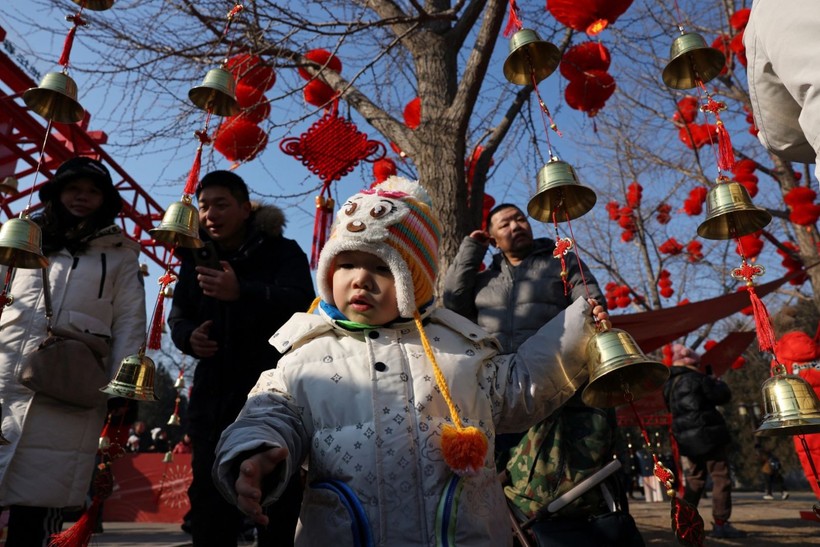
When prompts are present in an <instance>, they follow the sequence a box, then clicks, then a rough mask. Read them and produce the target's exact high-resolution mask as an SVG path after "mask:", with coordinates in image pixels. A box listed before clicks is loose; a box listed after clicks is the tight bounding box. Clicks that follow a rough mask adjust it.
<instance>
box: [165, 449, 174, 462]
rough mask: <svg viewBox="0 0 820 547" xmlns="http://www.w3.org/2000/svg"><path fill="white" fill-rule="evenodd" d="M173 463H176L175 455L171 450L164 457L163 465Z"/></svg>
mask: <svg viewBox="0 0 820 547" xmlns="http://www.w3.org/2000/svg"><path fill="white" fill-rule="evenodd" d="M173 461H174V453H173V452H171V451H170V450H169V451H168V452H166V453H165V455H164V456H163V457H162V463H173Z"/></svg>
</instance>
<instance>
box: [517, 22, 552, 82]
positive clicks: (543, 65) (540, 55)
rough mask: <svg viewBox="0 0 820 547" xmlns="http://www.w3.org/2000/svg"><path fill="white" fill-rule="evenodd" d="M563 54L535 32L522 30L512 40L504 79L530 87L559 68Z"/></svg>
mask: <svg viewBox="0 0 820 547" xmlns="http://www.w3.org/2000/svg"><path fill="white" fill-rule="evenodd" d="M560 62H561V52H560V51H558V48H557V47H556V46H555V45H554V44H551V43H549V42H545V41H544V40H541V38H539V37H538V34H537V33H536V32H535V31H534V30H529V29H521V30H519V31H518V32H516V33H515V34H513V35H512V38H510V54H509V55H508V56H507V60H506V61H504V77H505V78H507V80H509V82H510V83H513V84H518V85H528V84H532V83H533V78H534V79H535V83H538V82H540V81H541V80H543V79H544V78H546V77H547V76H549V75H550V74H552V73H553V72H555V69H556V68H558V64H559V63H560Z"/></svg>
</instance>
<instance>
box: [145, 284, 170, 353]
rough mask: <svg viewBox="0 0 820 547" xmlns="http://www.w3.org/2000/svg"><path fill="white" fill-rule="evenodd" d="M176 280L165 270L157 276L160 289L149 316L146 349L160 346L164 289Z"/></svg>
mask: <svg viewBox="0 0 820 547" xmlns="http://www.w3.org/2000/svg"><path fill="white" fill-rule="evenodd" d="M176 280H177V277H176V276H175V275H174V274H172V273H171V272H170V270H168V271H166V272H165V274H164V275H163V276H162V277H160V278H159V285H160V290H159V293H158V294H157V303H156V305H155V306H154V314H153V315H152V317H151V329H150V330H149V331H148V345H147V347H148V349H160V348H161V347H162V323H163V319H164V313H165V312H164V308H165V289H166V287H168V285H170V284H171V283H173V282H174V281H176Z"/></svg>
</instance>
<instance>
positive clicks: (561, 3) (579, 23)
mask: <svg viewBox="0 0 820 547" xmlns="http://www.w3.org/2000/svg"><path fill="white" fill-rule="evenodd" d="M630 5H632V0H547V10H548V11H549V12H550V13H551V14H552V16H553V17H555V19H556V20H557V21H558V22H559V23H561V24H562V25H564V26H567V27H569V28H571V29H574V30H577V31H579V32H586V33H587V34H589V35H590V36H595V35H596V34H598V33H599V32H601V31H602V30H604V29H605V28H606V27H607V26H609V25H611V24H612V23H614V22H615V20H616V19H618V17H620V16H621V15H623V13H624V12H625V11H626V10H627V9H628V8H629V6H630Z"/></svg>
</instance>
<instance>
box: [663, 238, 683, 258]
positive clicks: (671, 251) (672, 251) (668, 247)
mask: <svg viewBox="0 0 820 547" xmlns="http://www.w3.org/2000/svg"><path fill="white" fill-rule="evenodd" d="M658 250H659V251H660V252H661V253H663V254H666V255H669V256H677V255H679V254H681V253H682V252H683V245H681V244H680V243H678V240H676V239H675V238H674V237H670V238H669V239H667V240H666V241H664V242H663V243H661V244H660V246H658Z"/></svg>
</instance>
